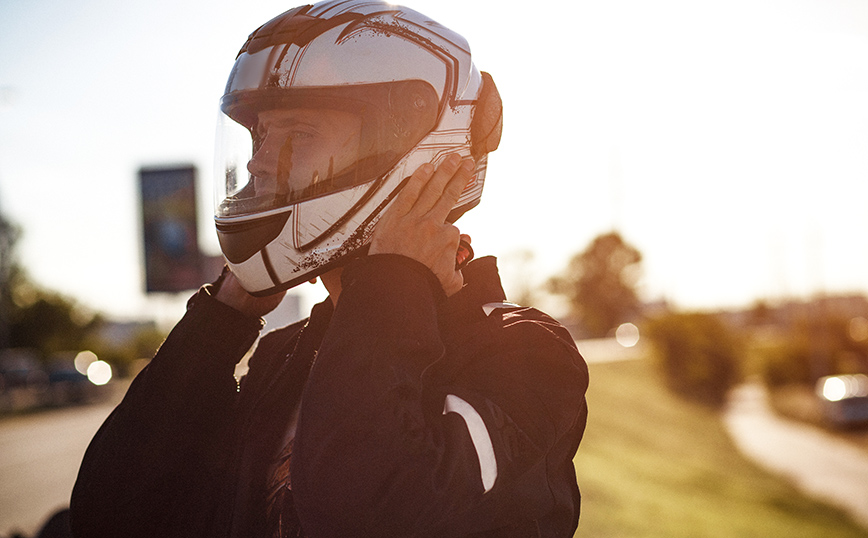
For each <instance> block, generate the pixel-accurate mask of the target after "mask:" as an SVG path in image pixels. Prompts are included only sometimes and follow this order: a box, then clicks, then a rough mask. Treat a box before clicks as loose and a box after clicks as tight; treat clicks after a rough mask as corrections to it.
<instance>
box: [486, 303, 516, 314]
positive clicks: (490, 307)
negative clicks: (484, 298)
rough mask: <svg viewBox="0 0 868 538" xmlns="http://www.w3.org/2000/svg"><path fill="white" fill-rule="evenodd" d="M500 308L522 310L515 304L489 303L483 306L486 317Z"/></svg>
mask: <svg viewBox="0 0 868 538" xmlns="http://www.w3.org/2000/svg"><path fill="white" fill-rule="evenodd" d="M500 308H520V307H519V305H517V304H515V303H487V304H484V305H482V311H483V312H485V315H486V317H487V316H490V315H491V313H492V312H494V311H495V310H498V309H500Z"/></svg>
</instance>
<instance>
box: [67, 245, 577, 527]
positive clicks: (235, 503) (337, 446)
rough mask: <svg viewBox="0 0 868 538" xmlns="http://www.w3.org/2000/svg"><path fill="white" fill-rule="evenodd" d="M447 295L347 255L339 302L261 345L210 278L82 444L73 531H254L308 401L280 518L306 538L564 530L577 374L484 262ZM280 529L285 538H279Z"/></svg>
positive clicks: (397, 264) (573, 518) (403, 268)
mask: <svg viewBox="0 0 868 538" xmlns="http://www.w3.org/2000/svg"><path fill="white" fill-rule="evenodd" d="M464 274H465V282H466V285H465V287H464V288H463V289H462V290H461V291H460V292H459V293H457V294H456V295H454V296H452V297H450V298H449V299H445V297H444V296H443V292H442V289H441V288H440V286H439V283H438V282H437V281H436V279H435V277H434V275H433V274H431V272H430V271H428V269H427V268H425V267H424V266H422V265H421V264H418V263H416V262H414V261H412V260H409V259H408V258H403V257H400V256H389V255H380V256H371V257H366V258H363V259H360V260H357V261H355V262H353V263H352V264H351V265H349V266H348V267H347V268H346V269H345V271H344V275H343V282H342V284H343V291H342V294H341V298H340V302H339V305H338V307H337V308H336V309H333V308H332V307H331V303H330V302H329V301H326V302H324V303H322V304H320V305H317V306H316V307H315V308H314V310H313V312H312V314H311V317H310V319H309V320H306V321H304V322H300V323H297V324H294V325H291V326H289V327H286V328H284V329H280V330H277V331H273V332H271V333H269V334H267V335H266V336H264V337H263V338H262V339H261V341H260V342H259V344H258V346H257V349H256V351H255V353H254V355H253V357H252V358H251V359H250V370H249V373H248V375H247V376H246V377H244V379H243V380H242V382H241V384H240V385H236V381H235V378H234V377H233V371H234V367H235V364H236V363H237V362H238V361H239V360H240V359H241V358H242V356H243V355H244V354H245V352H246V351H247V350H248V349H249V348H250V346H251V345H252V344H253V342H254V340H255V339H256V337H257V334H258V331H259V329H260V327H261V325H260V322H259V321H258V320H250V319H247V318H245V317H243V316H242V315H240V314H239V313H238V312H236V311H235V310H233V309H231V308H229V307H227V306H226V305H223V304H222V303H220V302H218V301H216V300H215V299H213V297H211V294H210V290H209V287H208V286H206V287H205V288H203V289H202V290H200V291H199V293H198V294H197V295H196V296H194V298H193V299H191V304H190V307H189V308H188V312H187V314H186V315H185V316H184V318H183V319H182V320H181V321H180V322H179V323H178V325H177V326H176V327H175V329H174V330H173V331H172V333H171V334H170V335H169V337H168V338H167V340H166V342H165V343H164V344H163V345H162V346H161V348H160V350H159V352H158V353H157V355H156V356H155V357H154V359H153V360H152V361H151V363H150V364H149V365H148V367H147V368H146V369H145V370H144V371H143V372H142V373H141V374H140V375H139V376H138V377H137V378H136V380H135V381H134V382H133V384H132V385H131V387H130V389H129V391H128V393H127V395H126V397H125V398H124V400H123V402H122V403H121V404H120V405H119V406H118V408H117V409H115V411H114V412H113V413H112V415H111V416H110V417H109V418H108V419H107V420H106V422H105V424H104V425H103V426H102V428H101V429H100V431H99V432H98V433H97V435H96V437H95V438H94V440H93V441H92V443H91V446H90V447H89V448H88V451H87V453H86V455H85V458H84V461H83V463H82V466H81V470H80V472H79V477H78V480H77V482H76V485H75V488H74V491H73V497H72V503H71V509H72V525H73V530H74V532H75V533H76V536H78V537H81V538H85V537H92V538H99V537H109V536H111V537H113V538H118V537H122V536H143V537H144V536H150V537H156V536H159V537H176V536H177V537H182V536H183V537H194V536H196V537H204V536H209V537H210V536H213V537H228V536H233V537H235V536H237V537H258V536H266V529H265V523H264V522H265V512H264V511H265V509H264V504H265V502H264V499H265V476H266V474H267V468H268V465H269V464H270V463H271V461H272V458H273V456H274V455H275V453H276V451H277V449H278V446H279V443H280V442H281V440H282V437H283V434H284V430H285V426H286V423H287V417H288V416H289V414H290V413H291V412H292V410H293V409H294V408H295V406H296V404H297V403H298V402H299V398H301V401H302V406H301V412H300V418H299V424H298V430H297V433H296V437H295V445H294V449H293V452H292V467H291V477H292V495H291V496H289V498H288V499H287V507H286V511H287V512H288V513H289V514H291V516H290V517H292V518H293V519H295V518H294V516H295V515H296V514H297V521H294V524H295V525H297V524H299V523H300V526H301V528H303V529H304V532H303V534H304V535H305V536H310V537H330V536H334V537H353V536H376V537H385V536H437V537H444V536H498V537H507V536H522V537H527V536H544V537H568V536H572V535H573V533H574V531H575V528H576V525H577V522H578V517H579V503H580V497H579V490H578V487H577V485H576V478H575V471H574V468H573V463H572V459H573V457H574V455H575V453H576V450H577V448H578V445H579V441H580V440H581V437H582V433H583V431H584V427H585V420H586V418H587V409H586V406H585V399H584V394H585V390H586V388H587V383H588V376H587V367H586V365H585V363H584V361H583V360H582V358H581V356H580V355H579V353H578V351H577V350H576V347H575V345H574V343H573V341H572V339H571V338H570V336H569V334H568V333H567V331H566V330H565V329H564V328H563V327H562V326H561V325H559V324H558V323H557V322H555V321H554V320H552V319H551V318H549V317H547V316H546V315H545V314H542V313H540V312H539V311H536V310H533V309H529V308H521V307H516V306H508V305H503V304H498V303H501V302H502V301H503V300H504V294H503V291H502V289H501V287H500V282H499V279H498V277H497V269H496V265H495V262H494V259H493V258H482V259H480V260H476V261H474V262H473V263H471V264H470V265H469V266H468V267H467V268H466V269H465V270H464ZM291 535H292V534H291Z"/></svg>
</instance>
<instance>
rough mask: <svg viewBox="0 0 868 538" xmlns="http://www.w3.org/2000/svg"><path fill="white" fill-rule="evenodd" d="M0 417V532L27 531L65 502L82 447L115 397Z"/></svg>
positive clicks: (123, 386)
mask: <svg viewBox="0 0 868 538" xmlns="http://www.w3.org/2000/svg"><path fill="white" fill-rule="evenodd" d="M118 387H119V388H118V391H117V392H118V395H117V396H115V395H113V396H112V397H110V398H108V399H107V400H106V401H104V402H102V403H98V404H93V405H88V406H81V407H69V408H65V409H57V410H52V411H44V412H39V413H32V414H25V415H21V416H13V417H5V418H3V419H2V420H0V536H7V535H8V534H10V533H11V532H12V531H19V532H23V533H24V534H25V535H26V536H31V535H33V534H34V533H35V532H36V530H37V529H38V528H39V527H41V526H42V524H43V523H45V521H46V519H48V516H50V515H51V514H52V513H53V512H54V511H55V510H57V509H59V508H64V507H66V506H68V505H69V495H70V493H71V492H72V486H73V484H74V483H75V478H76V476H77V475H78V467H79V464H80V463H81V458H82V456H84V451H85V449H86V448H87V445H88V444H89V443H90V440H91V438H92V437H93V435H94V434H95V433H96V430H97V429H98V428H99V426H100V424H102V422H103V421H104V420H105V418H106V417H107V416H108V414H109V413H110V412H111V410H112V408H113V407H114V405H115V404H116V403H117V401H118V400H119V398H120V394H122V390H123V389H125V385H122V384H119V385H118Z"/></svg>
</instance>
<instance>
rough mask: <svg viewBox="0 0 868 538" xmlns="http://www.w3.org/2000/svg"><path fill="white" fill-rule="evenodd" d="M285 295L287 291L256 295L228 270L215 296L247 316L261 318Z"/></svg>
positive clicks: (275, 306)
mask: <svg viewBox="0 0 868 538" xmlns="http://www.w3.org/2000/svg"><path fill="white" fill-rule="evenodd" d="M284 295H286V292H285V291H283V292H280V293H275V294H274V295H268V296H266V297H254V296H253V295H250V294H249V293H247V290H245V289H244V288H242V287H241V283H240V282H238V279H237V278H235V275H234V274H232V271H229V270H226V271H225V273H224V274H223V276H222V277H221V282H220V287H219V289H218V290H217V295H215V298H216V299H217V300H218V301H220V302H221V303H224V304H227V305H229V306H231V307H232V308H234V309H235V310H238V311H239V312H241V313H242V314H244V315H245V316H249V317H252V318H261V317H262V316H264V315H265V314H268V313H269V312H271V311H272V310H274V309H275V308H277V305H279V304H280V301H282V300H283V296H284Z"/></svg>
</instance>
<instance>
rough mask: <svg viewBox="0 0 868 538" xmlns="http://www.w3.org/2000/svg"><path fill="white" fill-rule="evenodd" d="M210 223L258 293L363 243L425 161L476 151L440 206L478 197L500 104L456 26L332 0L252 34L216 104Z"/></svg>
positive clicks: (321, 268)
mask: <svg viewBox="0 0 868 538" xmlns="http://www.w3.org/2000/svg"><path fill="white" fill-rule="evenodd" d="M220 116H221V119H220V125H219V127H218V143H217V151H216V163H215V167H214V169H215V173H216V175H217V178H216V181H215V185H216V188H217V190H216V197H215V207H216V209H215V222H216V227H217V235H218V239H219V241H220V247H221V250H222V251H223V254H224V256H225V258H226V261H227V263H228V265H229V267H230V269H231V270H232V272H233V273H235V275H236V276H237V278H238V279H239V281H240V282H241V284H242V285H243V286H244V288H245V289H246V290H247V291H248V292H250V293H251V294H253V295H268V294H271V293H274V292H277V291H280V290H284V289H287V288H290V287H292V286H295V285H297V284H299V283H301V282H305V281H308V280H311V279H312V278H314V277H316V276H318V275H320V274H322V273H324V272H326V271H327V270H329V269H330V268H332V267H335V266H337V265H339V264H341V263H345V262H346V260H347V259H349V258H350V257H352V256H353V255H360V254H362V253H364V252H365V250H366V246H367V245H368V243H369V241H370V237H371V233H372V232H373V229H374V227H375V225H376V223H377V221H378V219H379V217H380V216H381V215H382V213H383V211H384V210H385V208H386V207H387V206H388V205H389V203H390V202H391V201H392V200H393V199H394V197H395V196H396V195H397V193H398V192H399V191H400V189H401V188H402V186H403V185H404V183H405V181H404V180H405V179H406V178H408V177H409V176H410V175H411V174H412V173H413V172H414V171H415V170H416V169H417V168H418V167H419V166H421V165H422V164H424V163H426V162H431V163H433V164H435V165H437V164H439V162H440V161H442V160H443V159H444V158H445V157H446V156H447V155H449V154H451V153H458V154H460V155H461V156H462V157H473V159H474V161H475V163H476V170H475V173H474V175H473V178H472V180H471V182H470V183H469V184H468V186H467V188H466V189H465V191H464V192H463V193H462V195H461V197H460V198H459V200H458V202H457V203H456V205H455V207H454V208H453V210H452V212H451V213H450V215H449V219H448V220H449V221H450V222H454V221H455V220H456V219H457V218H458V217H459V216H460V215H461V214H463V213H464V212H465V211H467V210H468V209H470V208H472V207H474V206H475V205H476V204H478V203H479V199H480V196H481V194H482V186H483V182H484V179H485V171H486V167H487V154H488V153H489V152H490V151H493V150H494V149H496V148H497V145H498V143H499V141H500V131H501V127H502V106H501V102H500V97H499V95H498V93H497V89H496V87H495V85H494V82H493V80H492V79H491V77H490V76H489V75H488V74H487V73H480V72H479V71H477V69H476V67H475V66H474V65H473V62H472V61H471V56H470V49H469V47H468V45H467V42H466V41H465V40H464V39H463V38H462V37H461V36H459V35H458V34H456V33H454V32H452V31H450V30H448V29H447V28H445V27H443V26H441V25H439V24H437V23H436V22H434V21H432V20H430V19H429V18H427V17H425V16H424V15H422V14H420V13H417V12H415V11H412V10H410V9H407V8H404V7H400V6H395V5H391V4H388V3H384V2H371V1H362V0H350V1H346V0H335V1H328V2H321V3H317V4H314V5H306V6H301V7H297V8H295V9H292V10H290V11H287V12H286V13H283V14H282V15H279V16H278V17H276V18H274V19H272V20H271V21H269V22H267V23H266V24H264V25H263V26H261V27H260V28H258V29H257V30H256V31H254V32H253V33H252V34H251V35H250V37H249V38H248V40H247V42H246V43H245V44H244V46H243V47H242V48H241V51H240V52H239V53H238V56H237V58H236V60H235V65H234V66H233V68H232V71H231V73H230V75H229V80H228V82H227V84H226V90H225V93H224V95H223V97H222V99H221V102H220Z"/></svg>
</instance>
